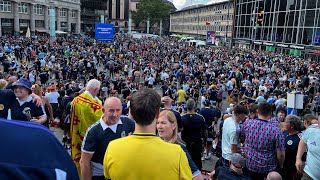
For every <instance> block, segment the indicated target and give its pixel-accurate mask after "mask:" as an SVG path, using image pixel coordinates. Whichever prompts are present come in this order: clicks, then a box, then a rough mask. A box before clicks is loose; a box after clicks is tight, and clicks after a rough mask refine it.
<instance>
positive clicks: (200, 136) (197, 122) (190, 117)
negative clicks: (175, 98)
mask: <svg viewBox="0 0 320 180" xmlns="http://www.w3.org/2000/svg"><path fill="white" fill-rule="evenodd" d="M186 108H187V114H185V115H183V116H182V117H181V119H182V128H183V130H182V132H181V137H182V140H183V141H184V142H185V143H186V146H187V149H188V151H189V153H190V155H191V157H192V160H193V161H194V163H195V164H196V165H197V167H198V168H199V169H202V162H201V155H202V152H203V151H202V150H203V149H202V147H203V145H204V144H206V142H207V138H208V130H207V128H208V126H207V124H206V122H205V119H204V117H203V116H201V115H200V114H197V113H196V112H195V109H196V102H195V101H194V100H193V99H189V100H188V101H187V103H186Z"/></svg>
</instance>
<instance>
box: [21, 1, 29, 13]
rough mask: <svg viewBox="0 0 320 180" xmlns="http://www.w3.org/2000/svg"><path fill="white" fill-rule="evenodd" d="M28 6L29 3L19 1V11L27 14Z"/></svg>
mask: <svg viewBox="0 0 320 180" xmlns="http://www.w3.org/2000/svg"><path fill="white" fill-rule="evenodd" d="M28 8H29V7H28V4H27V3H19V13H23V14H27V13H28Z"/></svg>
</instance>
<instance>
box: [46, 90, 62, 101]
mask: <svg viewBox="0 0 320 180" xmlns="http://www.w3.org/2000/svg"><path fill="white" fill-rule="evenodd" d="M46 97H47V99H48V101H49V103H58V98H59V97H60V94H59V93H58V92H56V91H55V92H49V93H47V94H46Z"/></svg>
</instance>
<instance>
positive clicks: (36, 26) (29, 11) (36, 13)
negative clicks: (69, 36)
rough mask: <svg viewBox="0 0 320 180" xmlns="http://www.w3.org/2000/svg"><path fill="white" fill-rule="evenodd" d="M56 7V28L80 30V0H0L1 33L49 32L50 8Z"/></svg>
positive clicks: (60, 29) (77, 31) (72, 30)
mask: <svg viewBox="0 0 320 180" xmlns="http://www.w3.org/2000/svg"><path fill="white" fill-rule="evenodd" d="M50 8H53V9H55V15H56V30H59V31H65V32H70V33H72V32H74V33H79V32H80V0H14V1H13V0H0V24H1V28H0V35H19V34H22V33H26V31H27V28H28V27H29V28H30V31H31V34H34V33H36V32H40V33H44V32H49V9H50Z"/></svg>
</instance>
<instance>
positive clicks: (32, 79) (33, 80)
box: [29, 73, 35, 83]
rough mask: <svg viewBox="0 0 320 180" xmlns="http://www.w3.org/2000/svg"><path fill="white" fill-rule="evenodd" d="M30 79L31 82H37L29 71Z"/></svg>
mask: <svg viewBox="0 0 320 180" xmlns="http://www.w3.org/2000/svg"><path fill="white" fill-rule="evenodd" d="M29 81H30V82H31V83H33V82H35V77H34V75H33V74H32V73H29Z"/></svg>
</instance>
